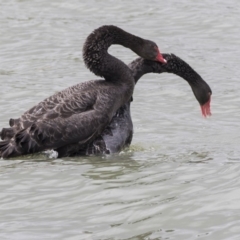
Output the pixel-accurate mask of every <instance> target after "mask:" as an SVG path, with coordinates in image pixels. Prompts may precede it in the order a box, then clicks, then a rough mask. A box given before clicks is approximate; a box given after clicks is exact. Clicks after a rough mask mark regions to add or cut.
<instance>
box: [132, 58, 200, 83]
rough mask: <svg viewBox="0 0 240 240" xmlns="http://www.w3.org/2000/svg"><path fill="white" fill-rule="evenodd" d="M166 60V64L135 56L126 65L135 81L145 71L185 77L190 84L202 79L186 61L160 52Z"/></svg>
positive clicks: (145, 72)
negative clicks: (135, 57)
mask: <svg viewBox="0 0 240 240" xmlns="http://www.w3.org/2000/svg"><path fill="white" fill-rule="evenodd" d="M162 55H163V57H164V58H165V59H166V60H167V63H166V64H162V63H159V62H155V61H150V60H146V59H143V58H137V59H135V60H134V61H133V62H131V63H130V64H129V65H128V67H129V68H130V69H131V70H132V74H133V77H134V80H135V83H137V81H138V80H139V79H140V78H141V77H142V76H143V75H144V74H147V73H158V74H160V73H164V72H166V73H173V74H176V75H178V76H179V77H181V78H183V79H185V80H186V81H187V82H188V83H189V84H190V85H191V86H193V85H197V84H198V82H201V81H203V80H202V78H201V76H200V75H199V74H198V73H197V72H196V71H194V70H193V69H192V67H190V66H189V65H188V64H187V63H186V62H184V61H183V60H182V59H181V58H179V57H177V56H175V55H174V54H162Z"/></svg>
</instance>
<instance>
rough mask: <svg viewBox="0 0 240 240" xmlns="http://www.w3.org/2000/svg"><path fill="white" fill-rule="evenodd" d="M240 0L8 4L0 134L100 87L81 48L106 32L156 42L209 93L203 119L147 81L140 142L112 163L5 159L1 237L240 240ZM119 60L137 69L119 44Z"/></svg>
mask: <svg viewBox="0 0 240 240" xmlns="http://www.w3.org/2000/svg"><path fill="white" fill-rule="evenodd" d="M239 11H240V1H238V0H229V1H223V0H212V1H207V0H202V1H191V0H183V1H177V0H169V1H163V0H149V1H143V0H134V1H127V0H121V1H115V0H114V1H113V0H105V1H100V0H87V1H82V0H71V1H67V0H65V1H64V0H51V1H48V0H8V1H4V0H0V127H1V128H2V127H7V126H8V120H9V118H16V117H18V116H20V115H21V114H22V113H23V112H24V111H25V110H27V109H29V108H30V107H32V106H33V105H34V104H36V103H38V102H39V101H41V100H42V99H44V98H46V97H48V96H50V95H52V94H53V93H55V92H57V91H59V90H62V89H64V88H66V87H68V86H71V85H73V84H76V83H79V82H83V81H86V80H90V79H96V77H95V76H94V75H93V74H92V73H90V72H89V71H88V70H87V69H86V67H85V66H84V63H83V60H82V46H83V43H84V40H85V39H86V37H87V35H88V34H89V33H90V32H91V31H92V30H93V29H95V28H97V27H99V26H101V25H103V24H114V25H117V26H119V27H121V28H123V29H125V30H126V31H129V32H131V33H133V34H135V35H139V36H141V37H143V38H148V39H151V40H153V41H155V42H156V43H157V44H158V46H159V48H160V49H161V51H162V52H164V53H175V54H176V55H178V56H179V57H181V58H182V59H184V60H185V61H187V62H188V63H189V64H190V65H191V66H192V67H193V68H194V69H195V70H196V71H197V72H198V73H199V74H200V75H201V76H202V77H203V79H205V80H206V81H207V82H208V83H209V85H210V86H211V88H212V91H213V96H212V113H213V115H212V117H211V118H207V119H204V118H203V117H202V116H201V113H200V107H199V104H198V103H197V101H196V99H195V98H194V96H193V94H192V92H191V89H190V87H189V86H188V85H187V83H186V82H185V81H183V80H182V79H181V78H179V77H177V76H175V75H170V74H161V75H156V74H155V75H154V74H148V75H146V76H144V77H143V78H142V79H141V80H140V82H139V83H138V84H137V86H136V88H135V92H134V96H133V98H134V102H133V103H132V106H131V110H132V117H133V122H134V131H135V133H134V138H133V143H132V146H131V147H130V148H129V149H127V150H126V151H124V152H122V153H120V154H118V155H114V156H106V157H77V158H64V159H55V158H54V156H52V154H50V155H46V154H35V155H30V156H24V157H19V158H17V159H13V160H2V159H1V160H0V239H16V240H19V239H21V240H28V239H68V240H75V239H76V240H78V239H87V240H88V239H94V240H95V239H132V240H135V239H140V240H142V239H176V240H187V239H189V240H192V239H207V240H208V239H209V240H221V239H224V240H226V239H231V240H233V239H236V240H237V239H240V150H239V143H240V123H239V119H240V108H239V106H240V79H239V75H240V68H239V63H240V40H239V39H240V31H239V22H240V14H239ZM110 53H111V54H113V55H115V56H116V57H118V58H120V59H121V60H123V61H124V62H125V63H129V62H131V61H132V60H133V59H134V58H136V57H137V56H136V55H135V54H134V53H132V52H131V51H130V50H128V49H125V48H123V47H121V46H113V47H111V49H110Z"/></svg>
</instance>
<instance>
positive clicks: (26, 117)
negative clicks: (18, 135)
mask: <svg viewBox="0 0 240 240" xmlns="http://www.w3.org/2000/svg"><path fill="white" fill-rule="evenodd" d="M97 83H98V81H89V82H84V83H80V84H77V85H74V86H71V87H69V88H66V89H64V90H63V91H60V92H57V93H55V94H54V95H52V96H50V97H48V98H46V99H44V100H43V101H41V102H40V103H38V104H37V105H35V106H33V107H32V108H30V109H29V110H28V111H26V112H25V113H24V114H23V115H22V116H21V117H20V118H17V119H10V121H9V125H10V126H11V127H12V128H14V129H15V132H16V131H19V130H22V129H25V128H28V127H30V126H31V125H32V124H33V123H36V122H41V121H43V120H52V119H55V118H58V117H60V118H61V117H62V118H67V117H70V116H71V115H72V114H76V113H81V112H84V111H86V110H87V109H88V108H91V106H92V105H93V104H94V102H95V100H96V99H95V98H96V94H95V88H94V85H96V84H97Z"/></svg>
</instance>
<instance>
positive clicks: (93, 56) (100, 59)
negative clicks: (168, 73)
mask: <svg viewBox="0 0 240 240" xmlns="http://www.w3.org/2000/svg"><path fill="white" fill-rule="evenodd" d="M142 41H143V39H141V38H139V37H136V36H134V35H132V34H130V33H127V32H125V31H123V30H122V29H120V28H118V27H115V26H102V27H100V28H98V29H96V30H95V31H93V32H92V33H91V34H90V35H89V36H88V37H87V40H86V42H85V44H84V47H83V58H84V62H85V64H86V66H87V68H89V70H90V71H92V72H93V73H94V74H96V75H97V76H101V77H104V78H105V79H106V80H107V81H112V82H113V81H114V82H115V81H118V82H132V83H134V80H133V78H132V74H131V71H130V69H129V68H128V67H127V65H125V64H124V63H123V62H122V61H120V60H119V59H117V58H115V57H113V56H111V55H110V54H109V53H108V52H107V50H108V48H109V47H110V46H111V45H112V44H120V45H122V46H124V47H127V48H130V49H132V50H133V51H135V49H136V45H137V44H141V42H142Z"/></svg>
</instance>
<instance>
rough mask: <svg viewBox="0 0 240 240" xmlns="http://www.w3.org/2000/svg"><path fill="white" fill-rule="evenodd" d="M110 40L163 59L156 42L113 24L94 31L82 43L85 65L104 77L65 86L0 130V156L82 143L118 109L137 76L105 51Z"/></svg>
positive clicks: (156, 58)
mask: <svg viewBox="0 0 240 240" xmlns="http://www.w3.org/2000/svg"><path fill="white" fill-rule="evenodd" d="M112 44H119V45H122V46H124V47H127V48H130V49H131V50H132V51H134V52H135V53H136V54H138V55H139V56H140V57H142V58H144V59H148V60H153V61H159V62H162V63H166V60H165V59H164V58H163V56H162V55H161V53H160V51H159V49H158V47H157V45H156V44H155V43H154V42H152V41H150V40H145V39H142V38H140V37H137V36H134V35H132V34H130V33H128V32H125V31H123V30H122V29H120V28H118V27H116V26H102V27H100V28H98V29H96V30H95V31H93V32H92V33H91V34H90V35H89V36H88V37H87V39H86V42H85V44H84V47H83V58H84V62H85V64H86V66H87V68H88V69H89V70H90V71H92V72H93V73H94V74H95V75H97V76H101V77H104V79H105V81H104V80H95V81H88V82H84V83H81V84H77V85H75V86H72V87H69V88H67V89H65V90H63V91H61V92H59V93H56V94H54V95H52V96H51V97H49V98H47V99H45V100H44V101H42V102H40V103H39V104H37V105H36V106H34V107H32V108H31V109H30V110H28V111H27V112H25V113H24V114H23V115H22V116H21V117H20V118H18V119H10V121H9V124H10V127H11V128H5V129H3V130H2V131H1V137H2V138H3V139H7V140H4V141H2V142H0V157H3V158H9V157H16V156H20V155H23V154H28V153H35V152H39V151H44V150H47V149H56V148H60V147H63V146H65V145H66V144H73V143H78V144H85V143H88V142H91V141H93V140H94V139H95V138H96V136H98V135H99V134H101V133H102V131H103V130H104V129H105V128H106V127H107V125H108V124H109V123H110V121H111V119H112V117H113V116H114V114H115V113H116V111H117V110H118V109H119V108H120V107H121V106H123V105H124V104H125V103H126V102H128V101H129V99H130V98H131V96H132V94H133V90H134V86H135V80H134V78H133V76H132V73H131V70H130V69H129V67H128V66H127V65H125V64H124V63H123V62H122V61H120V60H119V59H117V58H115V57H113V56H111V55H110V54H109V53H108V52H107V50H108V48H109V47H110V46H111V45H112Z"/></svg>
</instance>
